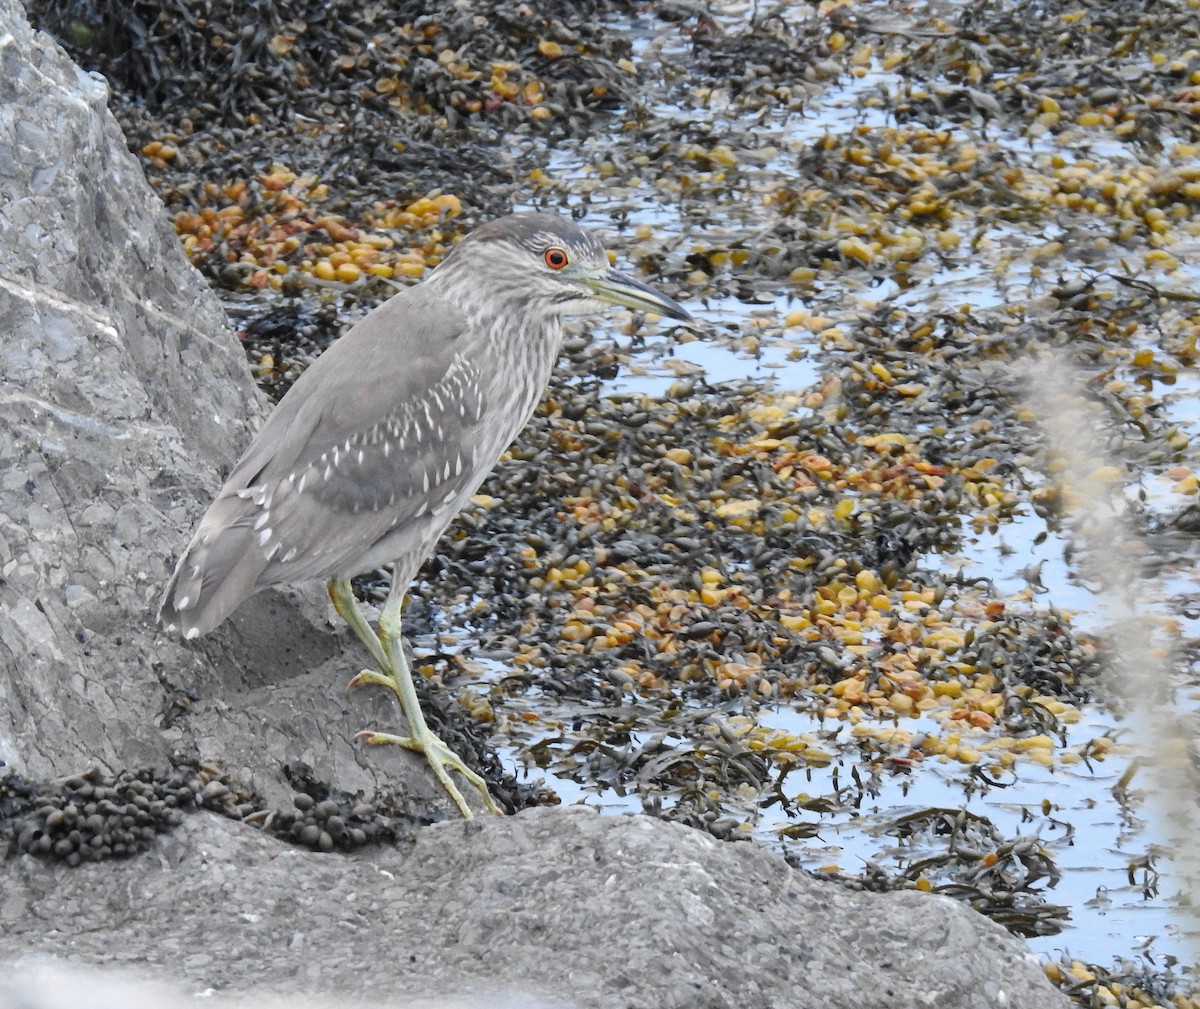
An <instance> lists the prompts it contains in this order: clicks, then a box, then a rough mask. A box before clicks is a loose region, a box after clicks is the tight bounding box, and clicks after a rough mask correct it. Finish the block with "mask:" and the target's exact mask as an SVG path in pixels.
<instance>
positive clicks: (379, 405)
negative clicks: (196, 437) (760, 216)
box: [159, 214, 691, 817]
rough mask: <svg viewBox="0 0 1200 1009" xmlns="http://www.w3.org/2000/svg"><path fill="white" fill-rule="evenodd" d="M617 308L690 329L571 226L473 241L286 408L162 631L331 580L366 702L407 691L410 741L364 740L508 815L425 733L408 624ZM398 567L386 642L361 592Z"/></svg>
mask: <svg viewBox="0 0 1200 1009" xmlns="http://www.w3.org/2000/svg"><path fill="white" fill-rule="evenodd" d="M605 304H613V305H623V306H626V307H628V308H633V309H636V310H639V311H643V312H655V313H658V314H660V315H666V316H670V317H671V318H674V319H680V320H688V319H690V318H691V316H689V315H688V313H687V312H685V311H684V310H683V309H682V308H681V307H680V306H679V305H677V304H676V303H675V302H674V301H672V300H671V299H670V298H668V297H666V296H665V295H663V294H660V293H659V292H658V291H655V290H654V289H653V288H651V287H648V286H646V285H645V284H643V283H641V282H640V281H637V280H634V279H633V278H631V277H627V276H624V275H622V274H620V273H617V272H616V271H615V270H612V269H610V267H609V263H608V257H607V255H606V254H605V251H604V248H603V246H602V245H601V244H600V242H599V241H598V240H597V239H596V238H595V237H594V236H592V235H589V234H588V233H587V232H585V231H583V230H581V229H580V228H578V227H576V225H574V224H573V223H571V222H570V221H566V220H563V219H562V218H559V217H556V216H553V215H550V214H514V215H513V216H511V217H502V218H500V219H499V220H495V221H492V222H490V223H488V224H485V225H483V227H481V228H478V229H477V230H476V231H474V232H472V233H471V234H470V235H469V236H468V237H467V238H465V239H464V240H463V241H462V242H460V243H459V244H458V245H457V246H456V247H455V248H454V249H453V250H452V251H451V252H450V254H449V255H447V256H446V258H445V260H444V261H443V262H442V263H441V265H439V266H438V267H437V269H436V270H434V271H433V273H432V274H431V275H430V276H429V279H428V280H426V281H424V282H423V283H420V284H417V285H415V286H413V287H409V288H406V289H405V290H403V291H401V292H400V293H399V294H397V295H395V296H394V297H393V298H391V299H390V300H389V301H387V302H385V303H384V304H383V305H381V306H379V307H378V308H376V309H375V310H374V311H373V312H371V313H370V314H369V315H367V316H366V317H365V318H364V319H362V320H361V321H360V322H359V323H357V324H356V325H355V326H353V327H352V328H351V329H350V331H349V332H348V333H346V335H345V336H343V337H342V338H341V339H340V340H338V341H337V342H336V343H335V344H334V345H333V346H331V347H330V348H329V349H328V350H327V351H326V352H325V353H324V354H322V355H321V356H320V357H319V358H317V360H316V361H315V362H313V364H312V365H311V366H310V367H309V368H308V369H307V370H306V371H305V372H304V374H303V375H301V376H300V378H299V379H298V380H297V382H296V384H295V385H294V386H293V387H292V388H291V389H290V390H289V391H288V393H287V395H286V396H284V397H283V399H282V400H281V401H280V402H279V405H278V406H277V407H276V408H275V410H274V411H273V412H272V413H271V415H270V416H269V417H268V418H267V420H266V423H265V424H264V425H263V427H262V430H261V431H259V432H258V435H257V437H255V439H254V440H253V441H252V442H251V443H250V447H249V448H248V449H247V450H246V452H245V454H244V455H243V456H242V458H241V459H240V460H239V461H238V464H237V466H235V467H234V470H233V472H232V473H231V474H230V476H229V479H228V480H227V481H226V482H225V486H224V487H222V488H221V491H220V493H219V494H218V495H217V497H216V500H215V501H214V502H213V503H212V505H210V506H209V509H208V511H207V512H206V513H205V515H204V517H203V518H202V519H201V520H200V525H199V527H198V528H197V529H196V534H195V536H194V537H193V538H192V541H191V543H189V544H188V548H187V550H185V551H184V553H183V556H182V557H181V558H180V559H179V564H178V565H177V566H176V568H175V573H174V575H173V576H172V577H171V581H170V584H169V585H168V586H167V590H166V593H165V595H164V597H163V602H162V607H161V609H160V611H159V619H160V620H161V621H162V622H163V623H164V624H165V625H166V626H167V629H168V630H182V632H183V636H184V637H185V638H189V639H190V638H195V637H197V636H198V635H200V634H204V633H206V632H208V631H211V630H212V629H213V628H214V627H216V626H217V625H218V624H219V623H220V622H221V621H222V620H224V619H225V618H226V617H227V616H229V614H230V613H232V612H233V610H234V609H235V608H236V607H237V606H238V605H239V604H240V603H241V602H242V601H243V600H244V599H246V598H247V597H249V596H250V595H252V594H253V593H255V592H258V591H259V590H260V589H264V588H267V587H268V586H271V585H279V584H281V583H285V582H297V581H301V580H303V579H309V578H328V579H329V595H330V598H331V599H332V600H333V605H334V608H335V609H336V610H337V612H338V613H339V614H340V615H341V617H342V618H343V619H344V620H345V621H346V623H347V624H349V625H350V627H351V629H352V630H353V631H354V633H355V634H356V635H357V636H358V637H359V639H361V641H362V643H363V644H364V645H365V646H366V648H367V651H369V652H370V653H371V657H372V658H373V659H374V661H375V663H376V664H377V665H378V667H379V670H378V672H376V671H373V670H364V671H363V672H361V673H360V674H359V675H358V676H356V677H355V678H354V680H352V681H351V682H352V684H365V683H369V684H377V685H382V686H386V687H388V688H390V689H391V690H393V691H394V692H395V694H396V697H397V698H398V699H399V701H400V707H401V710H402V711H403V714H404V718H405V721H406V722H407V723H408V735H406V736H397V735H391V734H389V733H384V732H364V733H362V734H361V737H362V738H364V739H365V740H366V741H367V742H368V743H395V744H397V745H400V746H403V747H406V748H408V749H410V750H414V751H417V752H419V753H423V754H424V755H425V758H426V759H427V760H428V761H429V764H430V766H431V767H432V768H433V771H434V774H435V775H436V776H437V778H438V780H439V781H440V782H441V783H442V785H443V786H444V787H445V789H446V791H447V792H448V793H449V794H450V797H451V798H452V799H453V800H454V801H455V802H456V803H457V804H458V807H459V809H460V810H462V813H463V816H466V817H470V816H471V810H470V807H469V806H468V805H467V803H466V801H465V800H464V798H463V796H462V794H461V793H460V792H459V790H458V788H457V786H456V785H455V783H454V781H453V780H452V779H451V777H450V774H449V771H451V770H453V771H457V772H458V773H459V774H461V775H462V776H463V777H464V778H465V779H466V780H467V781H468V782H470V783H471V784H472V785H473V786H474V787H475V788H477V789H478V790H479V792H480V794H481V795H482V797H483V801H484V804H485V805H486V806H487V808H488V809H490V810H492V811H493V812H499V809H498V807H497V806H496V804H495V802H494V801H493V799H492V797H491V795H490V793H489V792H488V788H487V784H486V783H485V782H484V780H483V779H482V778H481V777H480V776H479V775H478V774H476V773H475V772H474V771H472V770H471V769H470V768H469V767H467V766H466V764H464V763H463V761H462V760H461V759H460V758H459V757H458V756H457V755H456V754H455V753H454V752H453V751H452V750H451V749H450V748H449V747H448V746H447V745H446V744H445V743H444V742H442V740H441V739H439V738H438V737H437V736H436V735H434V733H433V732H432V731H431V730H430V729H429V727H428V726H427V725H426V724H425V717H424V715H423V714H422V712H421V706H420V702H419V701H418V700H417V694H416V690H415V689H414V687H413V681H412V675H411V673H410V672H409V669H408V662H407V660H406V659H405V655H404V645H403V641H402V638H401V615H400V611H401V607H402V606H403V603H404V596H405V593H406V592H407V591H408V587H409V584H410V582H411V581H412V579H413V576H414V575H415V574H416V573H417V570H418V568H420V566H421V564H422V563H423V562H424V560H425V559H426V558H427V557H428V556H429V555H430V553H431V552H432V551H433V547H434V544H436V542H437V540H438V538H439V537H440V536H441V535H442V532H443V531H444V530H445V528H446V526H447V525H449V523H450V520H451V519H453V518H454V516H455V515H456V514H457V513H458V511H459V509H461V508H462V506H463V505H464V504H465V503H466V501H467V500H468V498H470V497H471V495H472V494H474V493H475V491H476V490H477V489H478V488H479V485H480V484H481V483H482V482H483V480H484V478H485V477H486V476H487V475H488V473H489V472H491V470H492V467H493V466H495V465H496V461H497V460H498V459H499V458H500V454H501V452H503V451H504V449H505V448H506V447H507V446H508V445H509V443H510V442H511V441H512V440H513V438H514V437H515V436H516V434H517V432H518V431H520V430H521V428H522V427H524V426H525V423H526V422H527V421H528V420H529V418H530V416H531V415H532V413H533V410H534V407H535V406H536V405H537V403H538V400H539V399H540V398H541V395H542V392H543V391H544V390H545V388H546V383H547V382H548V381H549V378H550V370H551V368H552V367H553V365H554V360H555V358H556V357H557V356H558V352H559V347H560V345H561V343H562V316H564V315H568V314H574V313H592V312H596V311H599V310H601V309H602V308H603V307H604V306H605ZM389 563H390V564H391V565H392V583H391V591H390V593H389V595H388V599H387V602H386V604H385V605H384V607H383V610H382V612H381V614H380V616H379V628H378V632H375V631H373V630H372V629H371V626H370V625H369V624H368V622H367V620H366V618H365V616H364V615H363V613H362V611H361V610H360V609H359V608H358V604H357V603H356V601H355V599H354V595H353V593H352V591H351V588H350V578H351V576H353V575H356V574H361V573H363V572H366V571H372V570H374V569H376V568H379V567H381V566H383V565H385V564H389Z"/></svg>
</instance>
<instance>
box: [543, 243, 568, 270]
mask: <svg viewBox="0 0 1200 1009" xmlns="http://www.w3.org/2000/svg"><path fill="white" fill-rule="evenodd" d="M542 258H543V259H545V260H546V265H547V266H548V267H550V269H552V270H561V269H562V268H563V267H564V266H566V265H567V263H568V261H569V260H568V257H567V254H566V253H565V252H563V250H562V249H560V248H558V247H557V246H556V247H554V248H553V249H547V250H546V254H545V256H543V257H542Z"/></svg>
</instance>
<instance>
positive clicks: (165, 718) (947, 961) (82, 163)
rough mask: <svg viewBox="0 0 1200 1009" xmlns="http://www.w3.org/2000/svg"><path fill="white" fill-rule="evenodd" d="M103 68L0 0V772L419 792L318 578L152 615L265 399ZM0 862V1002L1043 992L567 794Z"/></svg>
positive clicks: (880, 997) (763, 869) (883, 920)
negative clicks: (367, 842)
mask: <svg viewBox="0 0 1200 1009" xmlns="http://www.w3.org/2000/svg"><path fill="white" fill-rule="evenodd" d="M106 94H107V92H106V88H105V85H104V84H103V83H102V82H100V81H98V80H97V79H95V78H93V77H91V76H90V75H88V74H85V73H83V72H82V71H81V70H79V69H78V68H77V67H76V66H75V65H74V64H72V63H71V61H70V60H69V59H68V58H67V56H66V55H65V54H64V53H63V52H62V50H61V49H59V47H58V46H57V45H55V44H54V42H53V41H52V40H51V39H49V38H48V37H47V36H45V35H43V34H41V33H37V32H34V31H32V30H31V29H30V27H29V24H28V22H27V20H26V18H25V14H24V11H23V9H22V7H21V6H20V5H19V4H18V3H16V0H0V760H2V761H3V762H4V767H3V768H0V775H8V774H12V773H15V774H19V775H21V776H22V777H24V778H26V779H33V780H46V779H50V778H56V777H60V776H67V775H70V774H77V773H80V772H82V771H85V770H87V769H89V768H92V767H99V768H101V769H103V770H105V771H107V772H108V773H116V772H119V771H122V770H125V769H138V768H144V767H150V766H158V767H162V766H164V765H165V764H167V763H168V762H169V761H170V760H171V759H173V758H174V757H175V756H176V755H179V754H183V755H184V756H185V757H187V758H189V759H193V760H211V761H213V762H215V763H216V764H218V765H219V766H220V767H221V768H222V770H223V771H224V772H225V773H226V774H228V775H229V777H230V779H231V780H235V781H237V782H238V783H239V784H240V785H244V786H246V787H248V788H252V789H254V790H255V791H257V792H258V793H259V795H260V796H262V797H263V799H264V800H265V801H266V802H267V803H275V804H276V805H281V806H282V805H284V804H286V803H287V802H289V801H290V796H291V793H292V786H291V784H290V783H289V781H288V779H287V777H286V775H285V772H284V768H285V767H287V766H296V765H297V764H300V763H303V764H306V765H308V767H309V768H311V773H313V774H314V775H316V776H317V777H318V778H319V779H320V780H321V781H323V782H325V783H327V784H328V785H329V786H330V787H332V788H340V789H344V790H346V791H347V792H350V793H357V792H361V793H362V794H363V795H364V796H366V797H368V798H369V797H371V796H373V795H375V794H376V793H378V792H379V791H380V789H382V788H385V787H395V788H396V789H397V790H398V791H399V792H400V794H404V795H409V796H413V797H414V798H413V802H414V803H415V804H416V806H415V808H424V809H429V808H431V807H433V806H434V805H435V804H436V802H437V799H436V795H437V789H436V787H435V786H434V785H433V784H432V783H431V782H428V781H427V780H426V778H427V776H426V775H425V773H424V771H423V770H422V769H421V766H420V764H419V762H416V761H410V760H409V759H408V755H406V754H396V755H394V756H389V755H388V754H387V753H385V752H379V753H376V752H372V754H371V756H370V758H369V760H368V759H367V758H365V757H364V756H363V755H362V754H361V753H359V751H358V750H357V749H356V748H355V747H354V746H353V745H352V744H351V742H350V740H351V739H352V737H353V734H354V731H355V730H356V729H357V728H360V727H361V726H362V725H364V724H366V723H367V722H368V721H369V720H370V717H371V716H370V714H369V713H364V711H363V710H361V709H360V708H359V707H358V706H360V705H362V704H364V703H367V702H363V701H360V700H356V699H353V698H347V697H346V695H345V692H344V690H343V685H344V682H345V678H346V675H347V670H354V669H356V668H357V667H356V666H355V662H357V661H358V659H356V657H355V656H356V655H357V652H356V651H354V650H352V649H350V648H349V646H348V645H347V643H346V639H345V635H344V634H340V633H335V632H332V631H331V630H330V629H329V627H328V626H327V621H326V620H325V611H324V609H323V608H322V604H321V603H320V601H319V600H320V594H319V590H313V591H311V592H299V593H284V594H276V595H269V596H264V597H263V598H262V599H261V600H260V601H259V603H258V605H257V606H256V607H248V608H247V609H248V612H246V613H245V614H242V615H241V616H240V617H239V619H237V620H235V621H233V622H231V624H230V626H228V627H227V628H225V629H224V630H222V631H221V632H219V633H217V634H215V635H213V636H212V638H211V640H210V639H204V641H203V642H202V643H200V644H199V645H198V646H185V645H183V644H182V643H180V642H178V641H176V640H172V639H170V638H168V637H167V636H165V635H163V634H161V633H160V632H159V631H158V629H157V628H156V627H155V626H154V621H153V613H154V608H155V603H156V598H157V594H158V592H159V591H160V590H161V586H162V584H163V582H164V580H165V578H166V576H167V573H168V571H169V566H170V563H171V559H172V558H173V557H174V556H175V553H176V551H177V550H178V549H179V548H180V546H181V545H182V541H183V539H184V537H185V536H186V533H187V531H188V530H189V529H190V528H191V525H192V522H193V521H194V519H195V518H196V516H197V514H198V513H199V511H200V510H201V509H202V508H203V506H204V505H205V503H206V502H207V500H208V495H209V494H210V493H211V491H212V489H213V488H215V487H216V486H218V484H219V481H220V476H221V473H222V472H223V471H224V470H225V469H226V468H227V467H228V466H229V465H230V464H231V462H232V461H233V459H234V458H235V457H236V455H237V453H238V451H239V449H240V448H241V446H242V445H244V444H245V442H246V440H247V438H248V434H249V429H250V427H251V425H252V424H253V423H254V421H255V420H256V419H257V415H258V414H260V412H261V410H262V408H263V404H262V399H261V397H260V396H259V394H258V393H257V391H256V390H255V388H254V386H253V383H252V382H251V381H250V378H249V376H248V369H247V367H246V362H245V360H244V357H243V355H242V353H241V351H240V348H239V347H238V345H237V342H236V340H235V339H234V338H233V337H232V335H231V334H230V333H229V331H228V327H227V324H226V322H225V320H224V318H223V315H222V313H221V310H220V306H219V304H218V302H217V299H216V298H215V296H214V295H213V294H212V293H211V291H209V290H208V289H207V287H206V285H205V284H204V282H203V280H202V279H201V277H200V276H199V274H197V273H196V271H195V270H193V269H192V267H191V266H190V264H189V263H188V262H187V260H186V258H185V257H184V255H183V253H182V250H181V248H180V246H179V243H178V241H177V239H176V237H175V235H174V233H173V231H172V228H171V226H170V223H169V221H168V220H167V217H166V214H165V213H164V210H163V208H162V206H161V204H160V203H159V201H158V200H157V198H156V197H155V196H154V194H153V192H152V191H151V190H150V188H149V186H148V184H147V183H146V182H145V179H144V177H143V176H142V173H141V170H140V168H139V167H138V164H137V162H136V160H135V159H134V158H133V157H132V156H131V155H130V154H129V152H128V151H127V150H126V148H125V144H124V139H123V137H122V136H121V133H120V130H119V128H118V127H117V125H116V123H115V121H114V120H113V118H112V116H111V115H110V114H109V113H108V111H107V109H106V108H105V100H106ZM13 780H15V779H13ZM3 873H4V877H3V886H2V888H0V971H2V972H3V974H4V976H5V977H6V984H5V985H4V986H0V1009H8V1007H15V1006H17V1005H20V1006H23V1007H30V1006H41V1007H46V1009H50V1007H60V1006H61V1007H66V1006H68V1005H69V1006H71V1007H73V1009H80V1007H97V1009H98V1007H100V1006H107V1005H117V1004H120V1005H122V1006H128V1005H135V1006H136V1005H139V1004H146V1005H151V1004H153V1005H155V1006H163V1005H167V1006H169V1005H174V1004H175V1003H178V1004H179V1005H183V1004H185V1002H186V1004H189V1005H191V1004H194V1000H193V996H194V995H195V993H197V992H206V993H211V994H212V995H213V997H214V999H215V1000H216V1001H218V1002H220V1001H224V1000H225V999H226V997H232V996H234V995H245V994H248V993H251V992H253V993H255V995H256V997H258V998H259V1000H260V1001H264V1002H266V1004H272V1003H271V999H272V998H273V997H275V998H279V999H282V998H283V997H285V996H286V997H287V1004H288V1005H289V1006H295V1005H297V1004H298V1002H299V1004H303V1003H304V1002H305V1001H310V1002H312V1004H314V1005H316V1004H318V1003H319V1004H320V1005H330V1004H331V1001H330V996H332V1004H335V1005H336V1004H339V1003H341V1004H345V1005H350V1004H355V1005H361V1004H362V1001H363V999H364V998H370V999H372V1000H374V1001H377V1002H378V1003H379V1004H380V1005H384V1006H390V1005H395V1006H402V1005H406V1006H441V1007H450V1006H484V1005H487V1006H518V1005H519V1006H530V1007H538V1006H579V1007H583V1006H587V1007H604V1009H625V1007H629V1009H636V1007H643V1006H644V1007H651V1006H653V1007H656V1009H670V1007H680V1009H683V1007H689V1009H690V1007H733V1006H739V1007H764V1009H788V1007H814V1009H815V1007H821V1009H838V1007H843V1006H844V1007H847V1009H850V1007H854V1009H863V1007H872V1006H878V1007H881V1009H882V1007H884V1006H887V1007H892V1006H897V1005H914V1006H927V1007H940V1009H976V1007H978V1009H996V1007H1002V1006H1014V1007H1015V1006H1020V1007H1022V1009H1042V1007H1045V1009H1051V1007H1061V1006H1064V1005H1066V1004H1067V1002H1066V1000H1065V998H1064V997H1063V996H1061V995H1060V994H1058V993H1057V992H1056V991H1055V990H1054V989H1053V988H1052V986H1051V985H1050V984H1049V982H1048V981H1046V979H1045V977H1044V975H1043V973H1042V971H1041V969H1040V968H1039V966H1038V963H1037V961H1036V959H1035V958H1034V957H1033V956H1031V955H1030V953H1029V952H1028V950H1027V948H1026V947H1025V946H1024V944H1023V943H1021V942H1019V941H1018V940H1016V939H1013V938H1012V937H1011V936H1009V935H1007V934H1006V933H1005V932H1004V931H1003V929H1001V928H1000V927H999V926H997V925H994V924H992V923H991V922H989V921H987V920H986V919H984V918H983V917H982V916H980V915H977V914H975V913H974V912H972V911H971V910H970V909H969V908H967V907H965V906H963V905H960V904H957V903H955V902H953V901H951V900H948V899H945V898H940V897H934V896H929V895H926V894H919V893H915V892H904V893H892V894H868V893H857V892H853V891H850V890H848V889H845V888H842V887H839V886H836V885H832V884H829V883H825V882H821V881H817V880H813V879H811V878H809V877H807V876H805V875H803V874H800V873H797V872H795V871H793V870H792V869H791V868H790V867H788V865H787V864H786V863H785V862H784V861H783V859H782V858H780V857H779V856H777V855H775V854H774V853H772V852H769V851H767V850H764V849H762V848H760V847H758V846H756V845H754V844H749V843H738V844H733V843H722V842H718V841H715V840H713V839H712V838H710V837H708V836H707V835H704V834H701V833H699V832H696V831H692V830H688V829H687V828H684V827H681V826H679V825H677V824H670V823H665V822H662V821H658V820H654V819H651V818H649V817H628V816H622V817H601V816H598V815H596V814H594V813H593V812H591V811H588V810H585V809H583V808H581V807H571V808H566V809H536V810H529V811H526V812H524V813H522V814H520V815H518V816H515V817H509V818H504V819H488V820H480V821H475V822H472V823H462V822H457V821H446V822H443V823H439V824H435V825H434V826H432V827H428V828H425V829H422V830H419V831H417V832H416V840H415V841H414V842H412V843H408V842H405V843H397V844H394V845H388V846H383V845H380V846H374V847H367V848H361V849H359V850H357V851H356V852H354V853H352V854H349V855H346V854H320V853H316V852H312V851H308V850H302V849H299V848H296V847H293V846H290V845H288V844H286V843H285V842H283V841H281V840H280V839H279V838H278V837H276V836H273V835H271V834H269V833H266V832H264V831H261V830H259V829H256V828H255V827H253V826H251V825H249V824H247V823H244V822H235V821H233V820H230V819H227V818H223V817H220V816H216V815H214V814H212V813H209V812H196V813H193V814H191V815H188V816H185V817H184V818H183V820H182V823H181V824H180V825H179V826H177V827H175V828H174V829H173V830H171V831H169V832H168V833H165V834H161V835H159V836H158V837H156V838H155V839H154V840H153V841H151V842H150V847H149V850H148V851H145V852H143V853H142V854H140V855H136V856H134V857H131V858H125V859H109V860H106V861H99V862H85V863H84V864H82V865H79V866H76V867H74V868H72V867H69V866H68V865H66V864H65V863H63V862H62V861H58V860H51V859H48V858H40V857H35V856H33V855H29V854H22V855H16V854H10V855H9V857H8V858H7V859H6V860H5V862H4V866H3ZM131 970H132V971H133V972H134V975H133V977H132V979H131V976H130V975H129V974H127V973H126V972H127V971H131ZM97 972H98V973H97ZM146 984H151V985H158V986H160V987H157V988H155V987H151V988H147V987H145V985H146ZM148 993H149V994H148ZM280 1004H282V1003H280Z"/></svg>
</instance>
